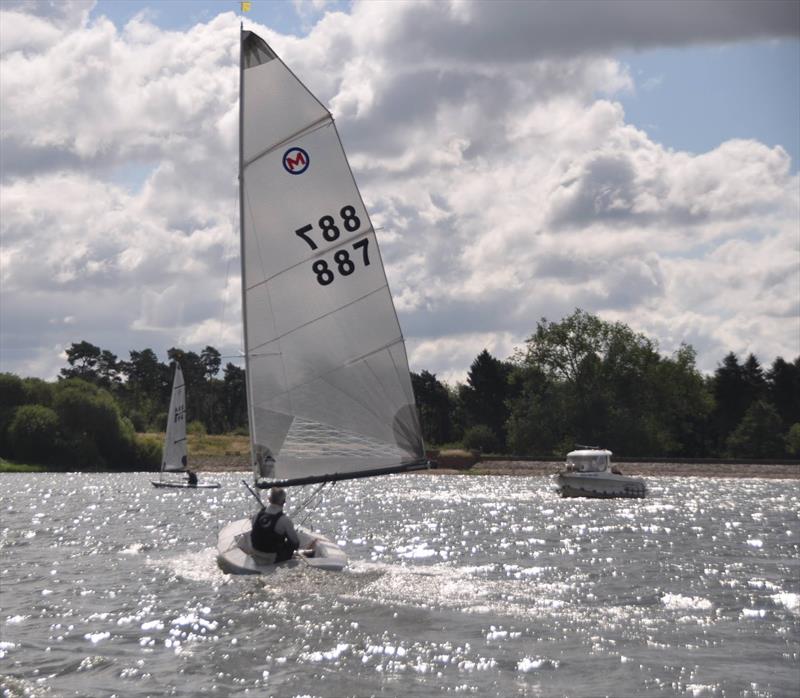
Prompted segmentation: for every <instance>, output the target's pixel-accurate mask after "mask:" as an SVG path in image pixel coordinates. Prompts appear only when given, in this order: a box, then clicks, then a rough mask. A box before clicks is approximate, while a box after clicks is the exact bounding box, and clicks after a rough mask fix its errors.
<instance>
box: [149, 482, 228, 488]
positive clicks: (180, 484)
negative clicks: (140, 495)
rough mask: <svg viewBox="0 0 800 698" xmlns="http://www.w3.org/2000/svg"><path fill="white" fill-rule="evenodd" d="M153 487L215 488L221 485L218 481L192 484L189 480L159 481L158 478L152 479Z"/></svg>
mask: <svg viewBox="0 0 800 698" xmlns="http://www.w3.org/2000/svg"><path fill="white" fill-rule="evenodd" d="M150 482H151V483H152V484H153V487H173V488H177V489H182V490H213V489H216V488H217V487H219V483H218V482H198V483H197V484H196V485H190V484H189V483H187V482H159V481H158V480H150Z"/></svg>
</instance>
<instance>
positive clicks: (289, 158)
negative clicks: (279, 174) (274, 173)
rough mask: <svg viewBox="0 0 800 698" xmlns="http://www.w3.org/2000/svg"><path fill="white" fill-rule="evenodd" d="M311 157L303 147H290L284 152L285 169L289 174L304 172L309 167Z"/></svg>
mask: <svg viewBox="0 0 800 698" xmlns="http://www.w3.org/2000/svg"><path fill="white" fill-rule="evenodd" d="M310 163H311V158H310V157H309V156H308V153H307V152H306V151H305V150H303V149H302V148H289V150H287V151H286V152H285V153H284V154H283V169H284V170H286V171H287V172H288V173H289V174H293V175H299V174H303V172H305V171H306V170H307V169H308V166H309V164H310Z"/></svg>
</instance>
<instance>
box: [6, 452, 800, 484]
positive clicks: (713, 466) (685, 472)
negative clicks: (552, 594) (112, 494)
mask: <svg viewBox="0 0 800 698" xmlns="http://www.w3.org/2000/svg"><path fill="white" fill-rule="evenodd" d="M438 462H439V467H438V468H432V469H430V470H415V471H412V472H410V473H409V474H410V475H414V474H418V473H422V474H430V475H471V476H486V475H502V476H514V477H546V476H552V475H556V474H558V473H559V472H560V471H561V470H563V468H564V463H563V462H562V461H556V460H552V461H549V460H513V459H510V458H503V459H492V458H491V457H489V458H487V459H486V460H480V459H475V458H469V457H467V458H465V457H463V456H459V457H449V456H447V455H443V456H441V457H439V458H438ZM3 465H4V466H5V467H4V468H3V469H2V470H0V474H2V473H9V472H17V473H29V472H47V473H52V472H64V470H63V469H61V468H49V467H47V466H29V465H22V464H15V463H10V462H9V461H4V462H3ZM615 465H616V467H617V468H619V469H620V470H621V471H622V473H623V474H624V475H631V476H634V477H727V478H762V479H772V480H800V462H790V463H787V462H781V463H765V462H758V463H752V462H751V463H747V462H743V461H737V462H727V463H726V462H722V461H715V462H709V461H708V459H705V460H701V459H698V460H697V461H688V460H683V461H681V462H673V461H667V460H665V461H664V462H638V461H633V460H631V461H627V460H619V461H615ZM189 467H190V468H191V469H192V470H193V471H195V472H196V473H242V474H246V475H249V474H250V473H251V469H250V461H249V456H243V455H240V454H235V455H234V454H230V455H205V456H194V457H190V459H189ZM70 472H72V471H70ZM78 472H83V471H78ZM85 472H124V471H112V470H107V471H95V470H92V471H85ZM141 472H149V473H152V474H157V473H158V471H157V470H152V471H141Z"/></svg>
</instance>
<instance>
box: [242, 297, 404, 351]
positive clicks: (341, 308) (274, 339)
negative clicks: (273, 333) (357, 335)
mask: <svg viewBox="0 0 800 698" xmlns="http://www.w3.org/2000/svg"><path fill="white" fill-rule="evenodd" d="M385 288H388V286H387V285H386V284H384V285H383V286H380V287H379V288H376V289H373V290H372V291H370V292H369V293H365V294H364V295H363V296H359V297H358V298H354V299H353V300H351V301H350V302H349V303H345V304H344V305H340V306H337V307H336V308H334V309H333V310H330V311H328V312H327V313H325V314H324V315H320V316H319V317H315V318H312V319H311V320H308V321H307V322H304V323H303V324H302V325H298V326H297V327H294V328H292V329H291V330H289V331H288V332H284V333H283V334H280V335H278V336H277V337H273V338H272V339H270V340H267V341H266V342H261V344H258V345H256V346H254V347H253V348H252V350H251V351H250V352H249V354H250V356H253V355H254V354H253V352H255V351H257V350H258V349H260V348H261V347H265V346H267V345H268V344H272V342H277V341H278V340H280V339H283V338H284V337H288V336H289V335H290V334H292V333H293V332H297V331H298V330H302V329H303V328H304V327H308V326H309V325H313V324H314V323H315V322H318V321H319V320H324V319H325V318H326V317H330V316H331V315H333V314H334V313H338V312H339V311H340V310H344V309H345V308H349V307H350V306H351V305H355V304H356V303H358V302H359V301H363V300H364V299H365V298H369V297H370V296H372V295H375V294H376V293H378V292H379V291H383V289H385ZM267 295H269V294H267ZM271 307H272V305H271V304H270V308H271ZM400 339H402V337H401V338H400ZM278 353H280V352H278ZM267 356H269V354H268V355H267ZM355 361H358V359H355Z"/></svg>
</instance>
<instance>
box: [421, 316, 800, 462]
mask: <svg viewBox="0 0 800 698" xmlns="http://www.w3.org/2000/svg"><path fill="white" fill-rule="evenodd" d="M695 360H696V354H695V351H694V349H693V348H692V347H691V346H690V345H687V344H685V345H682V346H681V347H680V348H679V349H678V350H677V351H676V352H674V353H673V354H672V355H671V356H662V355H661V354H660V353H659V352H658V348H657V345H656V343H655V342H654V341H653V340H651V339H649V338H647V337H646V336H644V335H643V334H640V333H636V332H634V331H633V330H632V329H631V328H630V327H628V326H627V325H625V324H624V323H620V322H613V323H612V322H606V321H603V320H601V319H600V318H598V317H596V316H594V315H591V314H589V313H586V312H585V311H582V310H580V309H578V310H576V311H575V312H574V313H573V314H572V315H570V316H569V317H566V318H564V319H563V320H561V321H560V322H548V321H547V320H546V319H542V320H541V321H540V322H539V323H537V327H536V331H535V332H534V333H533V334H532V335H531V336H530V337H529V338H528V339H527V341H526V342H525V346H524V347H523V348H521V349H519V350H517V352H516V353H515V355H514V356H513V357H511V358H510V359H508V360H506V361H501V360H499V359H497V358H495V357H493V356H491V354H489V352H488V351H486V350H484V351H483V352H481V353H480V354H479V355H478V357H477V358H476V359H475V361H473V363H472V365H471V366H470V369H469V373H468V375H467V380H466V382H465V383H464V384H463V385H456V386H455V387H450V386H448V385H446V384H443V383H441V382H440V381H438V380H437V379H436V376H435V375H433V374H431V373H429V372H427V371H423V372H422V373H421V374H419V375H416V374H412V380H413V382H414V392H415V394H416V398H417V404H418V405H419V408H420V411H421V421H422V425H423V433H424V436H425V438H426V441H427V442H428V443H431V444H448V443H454V442H460V443H462V444H463V445H464V446H466V447H468V448H477V449H480V450H483V451H484V452H487V451H488V452H493V453H497V454H514V455H522V456H524V455H536V456H553V457H556V458H562V457H563V456H564V454H565V453H566V452H568V451H569V450H571V449H573V448H574V447H575V445H576V444H577V443H583V444H591V445H602V446H604V447H607V448H610V449H611V450H612V451H614V452H615V453H618V454H620V455H625V456H631V457H639V456H641V457H648V456H649V457H670V456H672V457H683V458H726V457H730V458H753V459H760V458H776V459H778V458H793V457H798V456H800V356H798V357H796V358H795V359H794V360H793V361H792V362H787V361H785V360H784V359H783V358H781V357H778V358H776V359H775V360H774V361H773V363H772V365H771V366H770V367H769V368H768V369H766V370H765V369H764V367H763V366H762V365H761V364H760V362H759V361H758V359H757V358H756V357H755V356H754V355H753V354H750V355H749V356H747V357H746V358H745V359H744V361H742V360H740V359H739V357H737V355H736V354H734V353H733V352H730V353H728V354H727V355H726V356H725V357H724V358H723V359H722V361H721V362H720V364H719V365H718V367H717V369H716V371H714V373H713V374H712V375H709V376H704V375H702V374H701V373H700V371H699V370H698V369H697V367H696V363H695Z"/></svg>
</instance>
